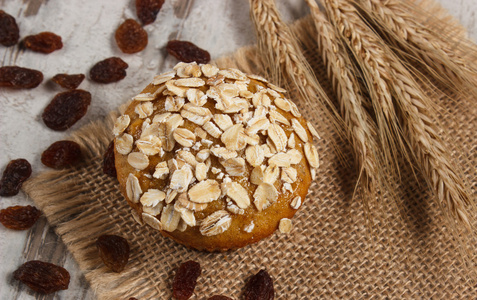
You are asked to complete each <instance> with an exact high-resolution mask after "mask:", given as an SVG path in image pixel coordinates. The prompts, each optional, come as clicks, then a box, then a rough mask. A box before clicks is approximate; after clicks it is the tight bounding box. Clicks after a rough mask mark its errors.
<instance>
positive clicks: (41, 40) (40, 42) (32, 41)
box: [23, 31, 63, 53]
mask: <svg viewBox="0 0 477 300" xmlns="http://www.w3.org/2000/svg"><path fill="white" fill-rule="evenodd" d="M23 45H24V46H25V47H26V48H28V49H30V50H33V51H35V52H41V53H51V52H53V51H56V50H60V49H61V48H63V42H62V41H61V36H59V35H56V34H54V33H53V32H48V31H45V32H40V33H38V34H35V35H29V36H27V37H25V38H24V39H23Z"/></svg>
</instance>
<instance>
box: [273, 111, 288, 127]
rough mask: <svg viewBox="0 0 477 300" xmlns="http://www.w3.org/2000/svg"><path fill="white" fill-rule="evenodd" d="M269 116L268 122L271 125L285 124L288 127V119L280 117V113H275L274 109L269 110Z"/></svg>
mask: <svg viewBox="0 0 477 300" xmlns="http://www.w3.org/2000/svg"><path fill="white" fill-rule="evenodd" d="M269 114H270V122H272V123H282V124H285V125H287V126H290V121H288V119H287V118H285V116H284V115H282V114H281V113H279V112H278V111H276V110H274V109H271V110H270V112H269Z"/></svg>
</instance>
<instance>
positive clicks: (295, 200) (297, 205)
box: [290, 196, 301, 209]
mask: <svg viewBox="0 0 477 300" xmlns="http://www.w3.org/2000/svg"><path fill="white" fill-rule="evenodd" d="M290 206H291V208H293V209H299V208H300V206H301V197H300V196H296V197H295V198H293V200H292V202H291V203H290Z"/></svg>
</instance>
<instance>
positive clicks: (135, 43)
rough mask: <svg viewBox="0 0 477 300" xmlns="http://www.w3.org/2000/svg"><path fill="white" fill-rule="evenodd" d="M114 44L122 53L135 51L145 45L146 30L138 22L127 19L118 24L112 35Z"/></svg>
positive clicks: (142, 48)
mask: <svg viewBox="0 0 477 300" xmlns="http://www.w3.org/2000/svg"><path fill="white" fill-rule="evenodd" d="M114 38H115V39H116V44H117V45H118V47H119V49H121V51H122V52H124V53H128V54H131V53H137V52H140V51H142V50H144V48H146V46H147V32H146V30H144V29H143V28H142V27H141V25H139V23H138V22H136V21H134V20H133V19H127V20H126V21H124V23H122V24H121V25H119V27H118V29H116V34H115V35H114Z"/></svg>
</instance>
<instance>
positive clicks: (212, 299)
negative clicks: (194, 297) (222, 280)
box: [207, 295, 233, 300]
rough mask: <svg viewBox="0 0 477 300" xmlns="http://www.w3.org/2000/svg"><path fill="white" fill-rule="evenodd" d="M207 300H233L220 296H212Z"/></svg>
mask: <svg viewBox="0 0 477 300" xmlns="http://www.w3.org/2000/svg"><path fill="white" fill-rule="evenodd" d="M207 300H233V299H232V298H229V297H227V296H222V295H214V296H212V297H210V298H209V299H207Z"/></svg>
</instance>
